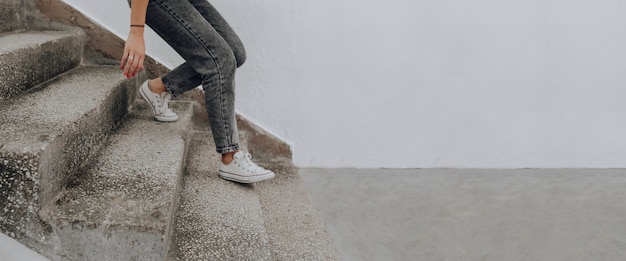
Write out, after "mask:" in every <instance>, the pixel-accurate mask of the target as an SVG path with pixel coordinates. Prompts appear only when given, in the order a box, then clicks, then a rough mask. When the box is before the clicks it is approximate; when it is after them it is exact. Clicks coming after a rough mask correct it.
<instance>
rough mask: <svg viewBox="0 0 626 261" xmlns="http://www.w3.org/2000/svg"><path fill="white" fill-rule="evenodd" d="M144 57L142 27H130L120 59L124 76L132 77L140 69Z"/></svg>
mask: <svg viewBox="0 0 626 261" xmlns="http://www.w3.org/2000/svg"><path fill="white" fill-rule="evenodd" d="M145 57H146V44H145V42H144V39H143V27H131V29H130V33H128V39H127V40H126V44H125V45H124V54H123V55H122V60H121V61H120V68H121V69H122V70H124V76H126V78H130V77H134V76H135V75H137V73H139V72H140V71H142V70H143V61H144V58H145Z"/></svg>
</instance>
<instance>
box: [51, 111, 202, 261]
mask: <svg viewBox="0 0 626 261" xmlns="http://www.w3.org/2000/svg"><path fill="white" fill-rule="evenodd" d="M141 104H143V102H141ZM170 106H171V107H172V108H174V110H175V111H177V112H178V115H179V119H178V121H177V122H175V123H158V122H155V121H154V119H153V117H152V116H151V114H152V113H151V111H150V112H149V111H148V110H149V109H148V108H147V107H145V106H144V105H139V106H137V104H136V106H133V108H134V109H133V111H132V112H130V113H129V114H128V116H127V118H125V119H124V120H123V121H124V123H123V124H122V127H121V128H120V129H118V130H117V131H116V132H115V133H114V134H113V135H112V136H111V138H110V140H109V142H107V145H106V148H104V150H103V151H102V153H100V154H99V155H98V159H97V160H95V161H94V163H93V164H92V165H90V168H89V169H86V170H85V172H84V175H83V176H81V178H80V179H79V180H78V181H77V182H76V183H75V184H74V186H71V187H70V188H68V191H66V193H64V194H65V195H64V196H63V197H61V198H60V199H59V200H58V201H54V202H50V203H51V204H49V205H48V206H46V210H45V211H43V215H42V218H43V219H44V220H46V221H47V223H48V224H50V226H51V231H52V238H53V240H51V241H50V244H51V245H52V247H51V248H49V249H52V250H53V252H48V251H46V250H44V252H45V253H44V254H46V255H47V256H49V257H51V258H53V259H59V260H81V261H82V260H86V261H89V260H94V261H96V260H97V261H99V260H163V259H164V257H165V254H166V253H167V247H168V246H169V240H170V239H169V238H170V237H171V233H172V228H171V226H172V221H173V220H174V219H173V216H174V211H175V210H176V209H177V203H178V196H179V190H180V182H181V177H182V174H181V173H182V171H183V163H184V161H185V154H186V148H187V146H188V133H187V132H188V131H189V129H190V128H191V104H189V103H185V102H181V103H170ZM138 110H139V111H141V113H138V112H137V111H138ZM147 115H150V116H147ZM146 116H147V117H146ZM146 183H148V184H146ZM77 242H79V243H77Z"/></svg>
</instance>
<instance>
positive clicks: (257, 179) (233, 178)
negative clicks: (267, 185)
mask: <svg viewBox="0 0 626 261" xmlns="http://www.w3.org/2000/svg"><path fill="white" fill-rule="evenodd" d="M274 176H275V174H274V172H270V173H266V174H263V175H257V176H245V177H244V176H240V175H236V174H232V173H228V172H223V171H221V170H220V177H221V178H223V179H225V180H230V181H234V182H238V183H244V184H250V183H256V182H261V181H266V180H269V179H273V178H274Z"/></svg>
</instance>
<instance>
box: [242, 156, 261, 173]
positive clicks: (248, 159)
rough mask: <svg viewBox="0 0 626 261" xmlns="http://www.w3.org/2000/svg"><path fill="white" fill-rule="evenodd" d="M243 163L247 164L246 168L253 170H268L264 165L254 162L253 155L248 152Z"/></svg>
mask: <svg viewBox="0 0 626 261" xmlns="http://www.w3.org/2000/svg"><path fill="white" fill-rule="evenodd" d="M243 163H244V164H245V166H244V168H247V169H249V170H250V171H251V172H259V171H265V170H266V169H264V168H263V167H261V166H259V165H257V164H256V163H254V162H252V155H251V154H250V153H246V156H245V160H244V161H243Z"/></svg>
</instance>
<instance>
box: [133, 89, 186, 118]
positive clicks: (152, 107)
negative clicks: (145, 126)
mask: <svg viewBox="0 0 626 261" xmlns="http://www.w3.org/2000/svg"><path fill="white" fill-rule="evenodd" d="M139 94H141V98H142V99H143V100H144V101H145V102H146V103H147V104H148V106H149V107H150V109H152V115H153V116H154V118H155V119H156V120H157V121H160V122H173V121H176V120H178V115H176V116H173V117H163V116H157V115H156V110H155V109H154V106H152V103H151V102H150V100H149V99H148V96H147V95H146V94H145V92H144V90H143V84H141V86H140V87H139Z"/></svg>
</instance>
